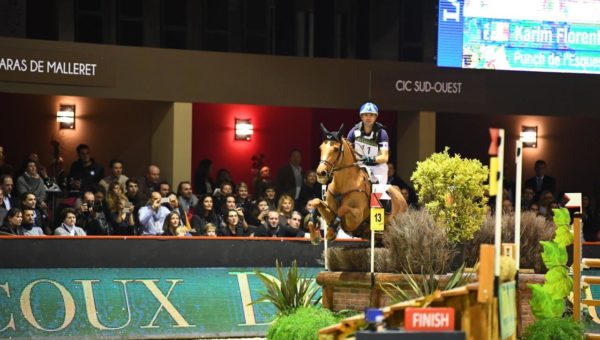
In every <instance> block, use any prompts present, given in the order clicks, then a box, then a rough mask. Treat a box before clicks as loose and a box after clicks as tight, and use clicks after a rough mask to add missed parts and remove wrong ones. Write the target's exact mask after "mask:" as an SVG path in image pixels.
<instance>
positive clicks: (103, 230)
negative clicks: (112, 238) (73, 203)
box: [77, 191, 112, 235]
mask: <svg viewBox="0 0 600 340" xmlns="http://www.w3.org/2000/svg"><path fill="white" fill-rule="evenodd" d="M107 216H108V213H106V211H105V208H104V204H103V203H102V201H101V200H99V199H96V197H95V196H94V193H93V192H91V191H85V192H84V193H83V196H82V197H81V206H79V209H78V210H77V221H78V222H79V223H80V225H81V228H82V229H83V230H85V232H86V233H87V234H88V235H111V234H112V230H111V228H110V226H109V224H108V219H107Z"/></svg>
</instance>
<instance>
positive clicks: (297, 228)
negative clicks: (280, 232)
mask: <svg viewBox="0 0 600 340" xmlns="http://www.w3.org/2000/svg"><path fill="white" fill-rule="evenodd" d="M284 237H304V230H302V214H300V213H299V212H297V211H293V212H292V217H290V218H289V219H288V220H287V225H286V228H284Z"/></svg>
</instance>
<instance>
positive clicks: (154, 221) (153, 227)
mask: <svg viewBox="0 0 600 340" xmlns="http://www.w3.org/2000/svg"><path fill="white" fill-rule="evenodd" d="M161 198H162V197H161V196H160V193H159V192H158V191H154V192H152V193H151V194H150V199H149V200H148V203H147V204H146V205H145V206H143V207H141V208H140V210H139V221H140V223H141V225H142V232H141V234H142V235H162V233H163V225H164V223H165V218H166V217H167V215H168V214H169V212H170V211H169V209H167V208H165V207H164V206H163V205H162V204H161V202H160V200H161Z"/></svg>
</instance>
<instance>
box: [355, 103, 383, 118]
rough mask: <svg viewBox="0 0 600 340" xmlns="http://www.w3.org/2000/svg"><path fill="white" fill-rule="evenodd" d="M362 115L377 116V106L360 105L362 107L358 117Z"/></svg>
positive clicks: (369, 104) (371, 104) (370, 104)
mask: <svg viewBox="0 0 600 340" xmlns="http://www.w3.org/2000/svg"><path fill="white" fill-rule="evenodd" d="M363 113H372V114H374V115H377V116H378V115H379V108H378V107H377V105H375V104H373V103H371V102H366V103H364V104H362V106H361V107H360V112H359V115H362V114H363Z"/></svg>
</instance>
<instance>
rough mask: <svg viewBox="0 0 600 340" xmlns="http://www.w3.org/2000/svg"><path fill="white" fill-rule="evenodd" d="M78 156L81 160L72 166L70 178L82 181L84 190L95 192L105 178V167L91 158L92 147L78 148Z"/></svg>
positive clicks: (80, 146)
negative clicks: (95, 188)
mask: <svg viewBox="0 0 600 340" xmlns="http://www.w3.org/2000/svg"><path fill="white" fill-rule="evenodd" d="M77 156H78V157H79V158H78V159H77V160H76V161H75V162H73V164H71V171H70V173H69V176H71V177H73V178H79V179H81V189H82V190H84V191H85V190H93V188H94V186H95V185H96V184H98V183H99V182H100V180H101V179H102V178H104V167H103V166H102V164H100V163H96V161H95V160H94V159H93V158H91V157H90V147H89V146H88V145H86V144H79V145H78V146H77Z"/></svg>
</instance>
